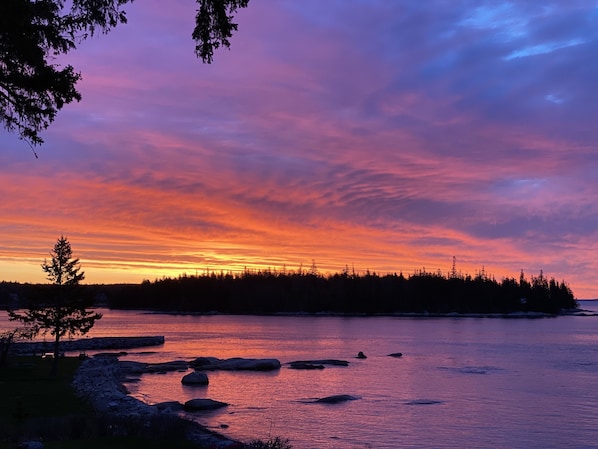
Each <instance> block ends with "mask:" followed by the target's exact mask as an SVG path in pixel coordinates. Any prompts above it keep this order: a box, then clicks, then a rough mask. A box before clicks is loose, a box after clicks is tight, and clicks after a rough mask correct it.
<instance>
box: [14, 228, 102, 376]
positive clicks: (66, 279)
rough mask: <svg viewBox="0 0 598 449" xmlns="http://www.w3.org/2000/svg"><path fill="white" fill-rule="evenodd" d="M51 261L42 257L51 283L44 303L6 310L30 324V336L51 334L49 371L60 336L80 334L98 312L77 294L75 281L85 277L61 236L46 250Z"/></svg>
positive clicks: (55, 360)
mask: <svg viewBox="0 0 598 449" xmlns="http://www.w3.org/2000/svg"><path fill="white" fill-rule="evenodd" d="M50 255H51V256H52V260H51V261H50V262H49V263H48V262H47V261H46V260H44V263H43V264H42V269H43V270H44V272H45V273H46V274H47V277H48V280H49V281H51V282H52V285H53V286H54V288H53V290H54V291H53V293H54V295H52V297H51V298H46V301H47V302H45V301H44V302H43V303H41V304H40V303H34V304H30V305H29V307H28V308H27V310H25V311H24V312H22V313H20V312H15V311H10V312H9V316H10V319H11V320H18V321H21V322H22V323H24V324H25V325H27V326H30V327H31V329H32V331H33V333H34V335H36V334H38V333H40V332H41V333H42V334H47V333H50V335H52V336H53V337H54V363H53V364H52V374H53V375H55V374H56V366H57V361H58V357H59V355H60V351H59V349H60V339H61V338H62V337H64V336H74V335H77V334H81V335H84V334H86V333H87V332H89V330H90V329H91V328H92V327H93V325H94V324H95V322H96V320H99V319H100V318H101V317H102V315H101V314H100V313H96V312H94V311H92V310H89V309H88V307H87V306H88V304H87V303H86V301H85V300H84V299H82V298H81V297H80V296H79V295H78V293H79V292H78V289H77V288H76V287H77V286H78V285H79V282H80V281H82V280H83V279H84V278H85V273H84V272H82V271H81V267H80V265H79V259H73V253H72V250H71V244H70V243H69V241H68V240H67V239H66V237H64V236H61V237H60V238H59V239H58V241H57V242H56V244H55V245H54V249H53V250H52V252H51V253H50Z"/></svg>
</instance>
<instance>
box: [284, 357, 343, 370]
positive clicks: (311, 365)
mask: <svg viewBox="0 0 598 449" xmlns="http://www.w3.org/2000/svg"><path fill="white" fill-rule="evenodd" d="M318 365H330V366H349V362H347V361H346V360H336V359H322V360H296V361H294V362H289V367H290V368H294V369H315V368H319V366H318Z"/></svg>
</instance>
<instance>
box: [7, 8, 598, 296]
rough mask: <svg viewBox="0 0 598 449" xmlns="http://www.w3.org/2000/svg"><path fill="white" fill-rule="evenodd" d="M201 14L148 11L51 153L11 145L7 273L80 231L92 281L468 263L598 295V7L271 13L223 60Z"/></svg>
mask: <svg viewBox="0 0 598 449" xmlns="http://www.w3.org/2000/svg"><path fill="white" fill-rule="evenodd" d="M193 15H194V9H193V3H192V2H191V3H189V4H185V3H183V2H175V3H173V4H172V5H170V4H169V5H168V6H165V5H164V2H160V1H157V0H152V1H147V2H143V3H139V4H138V3H137V2H135V3H133V4H132V5H131V6H130V9H129V24H127V25H126V26H123V27H120V28H118V29H117V30H115V31H114V32H112V33H111V34H109V35H107V36H102V37H98V38H94V39H93V40H91V41H87V42H86V43H84V45H83V46H82V47H81V48H80V49H79V50H78V51H77V52H76V54H74V55H73V57H72V59H69V61H68V62H69V63H72V64H73V65H74V66H75V67H76V68H77V69H79V70H81V71H82V74H83V80H82V82H81V84H80V88H81V91H82V93H83V96H84V98H83V101H82V102H81V103H79V104H75V105H69V106H67V107H66V108H65V109H64V110H63V111H62V112H61V114H60V115H59V117H58V119H57V121H56V122H55V123H54V124H53V125H52V127H51V128H50V129H49V130H48V132H47V133H46V134H45V136H44V137H45V139H46V142H47V143H46V145H45V146H44V147H43V148H41V149H39V154H40V159H39V160H34V159H33V158H32V156H31V153H30V150H29V149H28V147H26V145H24V144H22V143H21V142H19V141H18V140H17V139H16V138H15V137H14V136H13V135H10V134H1V135H0V145H1V146H2V149H3V151H2V152H1V153H0V173H1V177H0V196H1V198H2V202H1V203H0V230H1V231H2V234H3V239H2V243H0V278H4V279H19V280H29V281H42V280H43V277H42V276H43V273H41V270H40V269H39V263H40V262H41V260H43V258H44V257H46V256H47V252H48V250H49V248H51V245H52V244H53V242H54V239H55V238H56V237H58V236H59V235H60V234H66V235H68V236H69V238H71V240H72V243H73V248H74V250H75V252H76V253H77V255H78V256H79V257H80V258H81V259H82V262H83V263H84V265H85V266H86V267H87V268H86V271H87V280H88V281H89V282H111V281H140V280H141V279H143V278H150V279H151V278H154V277H159V276H162V275H163V274H168V275H176V274H179V273H182V272H185V271H186V272H190V273H192V272H195V270H199V271H202V270H205V269H207V268H208V267H209V268H210V269H225V270H226V269H243V267H260V266H261V267H273V268H281V267H282V266H286V267H287V268H290V269H292V268H295V269H296V268H297V267H298V266H300V265H301V264H303V266H308V265H310V264H311V262H312V260H314V259H315V261H316V264H317V265H318V267H319V268H320V269H321V270H332V271H337V270H340V269H342V268H343V267H344V266H345V265H349V266H355V269H356V270H365V269H370V270H374V271H379V272H387V271H404V272H406V273H410V272H412V271H413V270H414V269H418V268H422V267H425V268H426V269H431V270H436V269H441V270H443V271H446V270H448V269H450V264H451V261H452V256H453V255H454V256H456V257H457V260H458V264H459V265H460V268H461V269H462V270H463V271H469V272H472V273H473V272H474V271H475V270H477V269H480V268H481V267H482V266H485V267H486V270H487V271H490V272H492V273H493V274H495V275H496V276H497V277H499V278H500V277H501V276H505V275H509V276H513V275H515V276H517V275H518V273H519V270H521V269H524V270H525V271H526V272H528V273H530V274H536V273H537V272H539V270H540V269H543V270H544V272H545V273H547V274H548V275H549V276H552V275H553V276H556V277H557V278H559V279H562V278H564V279H567V280H568V281H569V282H570V284H571V285H572V287H573V288H574V291H575V293H576V294H577V295H578V296H581V297H598V290H596V287H595V286H596V285H597V284H598V278H597V277H596V273H597V272H598V265H597V264H598V262H597V261H596V258H595V254H596V250H597V249H598V248H597V247H596V245H597V243H596V242H598V235H597V233H598V230H597V229H596V226H595V223H596V222H598V206H596V204H597V203H596V195H597V190H596V189H597V188H598V184H597V177H596V176H597V173H598V152H597V149H596V143H595V142H597V141H598V128H596V127H595V123H594V121H595V120H594V118H595V117H596V114H597V113H598V106H597V105H598V101H597V100H598V98H597V97H596V96H597V93H596V92H597V90H596V89H595V87H596V81H595V79H596V78H595V74H596V70H597V69H598V67H597V65H596V64H597V63H595V62H593V61H595V58H594V55H595V54H596V49H597V47H598V39H597V37H598V27H597V26H596V25H597V21H598V11H597V10H596V8H595V7H592V5H588V4H587V2H584V1H574V0H572V1H570V2H557V1H553V2H544V3H541V4H540V3H538V4H536V3H529V2H498V1H497V2H485V3H484V5H482V6H480V3H479V2H475V1H466V2H460V3H459V5H458V6H457V5H456V4H452V3H451V4H448V3H447V2H444V1H436V0H431V1H429V2H415V1H414V2H388V1H382V0H381V1H374V0H371V1H361V0H347V1H343V2H326V3H325V4H323V3H322V2H320V1H316V0H305V1H302V2H295V1H292V0H285V1H279V2H275V3H272V2H266V1H264V0H252V2H250V5H249V7H248V8H247V9H246V10H242V11H241V12H240V13H239V15H238V17H237V21H238V23H239V31H238V33H237V34H235V36H234V37H233V40H232V48H231V50H230V51H227V50H223V51H219V52H218V53H217V55H216V59H215V62H214V63H213V65H211V66H207V65H203V64H201V62H199V61H198V60H197V59H196V58H195V56H194V54H193V43H192V41H191V38H190V33H191V29H192V26H193Z"/></svg>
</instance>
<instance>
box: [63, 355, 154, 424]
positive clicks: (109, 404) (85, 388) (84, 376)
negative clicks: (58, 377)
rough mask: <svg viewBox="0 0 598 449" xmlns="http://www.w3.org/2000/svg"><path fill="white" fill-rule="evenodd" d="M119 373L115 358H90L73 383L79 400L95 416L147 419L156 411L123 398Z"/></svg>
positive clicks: (134, 400) (126, 397)
mask: <svg viewBox="0 0 598 449" xmlns="http://www.w3.org/2000/svg"><path fill="white" fill-rule="evenodd" d="M122 376H123V370H122V369H121V367H120V366H119V362H118V359H117V358H115V357H94V358H90V359H87V360H86V361H84V362H83V363H82V364H81V366H80V367H79V369H78V370H77V373H76V374H75V378H74V379H73V388H74V390H75V392H76V393H77V395H78V396H79V397H82V398H84V399H87V400H88V401H89V402H90V404H91V405H92V406H93V408H94V409H95V410H96V411H98V412H111V413H114V414H122V415H149V414H154V413H156V412H157V410H156V409H155V408H153V407H151V406H149V405H147V404H145V403H143V402H141V401H139V400H137V399H135V398H132V397H131V396H129V395H128V394H127V390H126V388H124V387H123V385H122V384H121V377H122Z"/></svg>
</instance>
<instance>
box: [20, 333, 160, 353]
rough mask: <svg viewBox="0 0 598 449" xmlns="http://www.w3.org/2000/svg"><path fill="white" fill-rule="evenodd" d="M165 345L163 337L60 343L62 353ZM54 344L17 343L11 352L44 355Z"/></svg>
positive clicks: (94, 338) (118, 338) (79, 340)
mask: <svg viewBox="0 0 598 449" xmlns="http://www.w3.org/2000/svg"><path fill="white" fill-rule="evenodd" d="M163 344H164V337H163V336H148V337H93V338H82V339H78V340H64V341H61V342H60V351H62V352H75V351H80V352H81V351H101V350H112V349H131V348H143V347H147V346H160V345H163ZM53 348H54V343H53V342H45V341H34V342H16V343H13V344H12V345H11V352H12V353H13V354H15V355H30V354H42V353H45V352H51V351H52V350H53Z"/></svg>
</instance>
